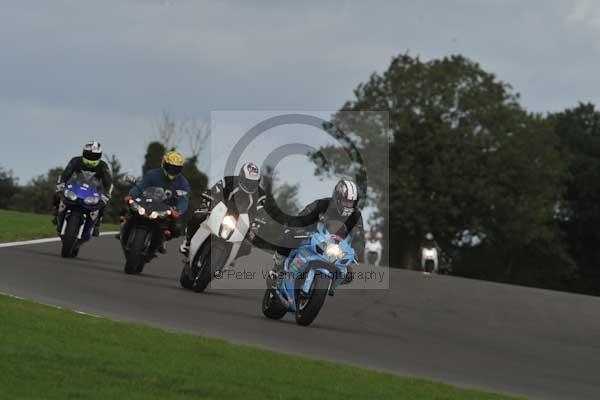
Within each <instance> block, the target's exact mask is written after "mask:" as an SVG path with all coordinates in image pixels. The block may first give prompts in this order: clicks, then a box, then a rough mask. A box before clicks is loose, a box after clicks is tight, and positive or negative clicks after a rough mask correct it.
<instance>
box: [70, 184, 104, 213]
mask: <svg viewBox="0 0 600 400" xmlns="http://www.w3.org/2000/svg"><path fill="white" fill-rule="evenodd" d="M67 190H68V191H70V192H73V193H75V195H76V196H77V198H76V199H75V200H72V199H70V198H68V197H67V196H66V195H65V193H66V191H67ZM88 198H94V199H97V203H94V204H89V203H86V201H85V200H86V199H88ZM62 201H63V204H64V205H65V206H66V207H67V208H69V209H73V208H78V209H80V210H82V211H84V212H92V211H95V210H98V209H100V208H101V207H103V206H104V205H105V204H104V202H103V201H102V194H101V193H100V191H99V190H98V187H97V186H95V185H94V184H93V183H90V182H88V181H85V180H77V181H75V182H72V183H69V184H68V185H66V186H65V190H64V191H63V192H62Z"/></svg>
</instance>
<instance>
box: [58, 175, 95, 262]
mask: <svg viewBox="0 0 600 400" xmlns="http://www.w3.org/2000/svg"><path fill="white" fill-rule="evenodd" d="M60 197H61V202H60V204H59V208H58V223H57V224H56V228H57V231H58V235H59V236H60V239H61V240H62V250H61V255H62V256H63V257H76V256H77V254H78V253H79V248H80V247H81V245H82V244H83V243H85V242H87V241H88V240H90V238H91V237H92V233H93V232H94V227H95V226H96V222H97V221H98V216H99V214H100V209H101V208H102V207H104V205H105V204H104V202H103V201H102V194H101V193H100V182H99V181H98V180H97V179H96V178H94V177H86V176H85V175H84V174H80V175H78V176H76V177H74V178H73V179H72V180H70V181H69V182H68V183H67V185H66V186H65V188H64V190H63V191H62V193H61V194H60Z"/></svg>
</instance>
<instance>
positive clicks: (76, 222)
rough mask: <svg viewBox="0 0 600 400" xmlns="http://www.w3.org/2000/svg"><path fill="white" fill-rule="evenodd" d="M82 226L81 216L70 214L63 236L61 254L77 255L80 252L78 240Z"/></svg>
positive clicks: (66, 256)
mask: <svg viewBox="0 0 600 400" xmlns="http://www.w3.org/2000/svg"><path fill="white" fill-rule="evenodd" d="M80 227H81V216H79V215H70V216H69V218H68V219H67V228H66V229H65V234H64V235H63V236H62V238H61V239H62V249H61V252H60V255H61V256H62V257H64V258H72V257H75V256H76V255H77V253H78V251H77V250H78V249H77V242H78V240H79V239H78V238H77V236H78V235H79V228H80Z"/></svg>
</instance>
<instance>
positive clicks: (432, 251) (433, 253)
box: [423, 249, 435, 257]
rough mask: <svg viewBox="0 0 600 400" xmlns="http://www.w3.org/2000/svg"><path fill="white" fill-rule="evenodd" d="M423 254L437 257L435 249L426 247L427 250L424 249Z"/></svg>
mask: <svg viewBox="0 0 600 400" xmlns="http://www.w3.org/2000/svg"><path fill="white" fill-rule="evenodd" d="M423 256H425V257H435V251H434V250H433V249H425V250H423Z"/></svg>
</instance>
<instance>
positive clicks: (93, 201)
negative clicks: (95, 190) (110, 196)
mask: <svg viewBox="0 0 600 400" xmlns="http://www.w3.org/2000/svg"><path fill="white" fill-rule="evenodd" d="M99 201H100V198H99V197H95V196H88V197H86V198H85V199H84V200H83V202H84V203H85V204H88V205H94V204H98V202H99Z"/></svg>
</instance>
